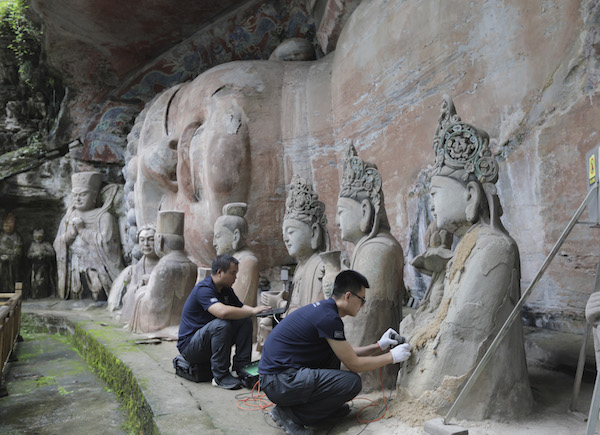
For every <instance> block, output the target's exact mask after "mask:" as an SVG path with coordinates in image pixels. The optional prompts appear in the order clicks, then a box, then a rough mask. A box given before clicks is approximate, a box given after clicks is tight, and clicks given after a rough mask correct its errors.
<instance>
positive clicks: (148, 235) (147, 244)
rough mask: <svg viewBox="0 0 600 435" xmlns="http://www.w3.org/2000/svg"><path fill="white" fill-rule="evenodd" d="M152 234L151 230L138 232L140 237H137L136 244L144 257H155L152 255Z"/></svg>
mask: <svg viewBox="0 0 600 435" xmlns="http://www.w3.org/2000/svg"><path fill="white" fill-rule="evenodd" d="M154 233H155V231H154V230H152V229H145V230H142V231H140V235H139V236H138V244H139V246H140V251H141V252H142V254H143V255H145V256H149V255H150V256H152V255H155V253H154Z"/></svg>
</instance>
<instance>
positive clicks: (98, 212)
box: [54, 172, 123, 300]
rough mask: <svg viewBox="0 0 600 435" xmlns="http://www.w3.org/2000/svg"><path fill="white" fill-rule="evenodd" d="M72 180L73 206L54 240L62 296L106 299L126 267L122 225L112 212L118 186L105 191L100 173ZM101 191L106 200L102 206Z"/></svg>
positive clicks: (108, 187) (59, 287) (74, 176)
mask: <svg viewBox="0 0 600 435" xmlns="http://www.w3.org/2000/svg"><path fill="white" fill-rule="evenodd" d="M71 183H72V192H71V194H72V197H71V205H70V206H69V208H68V209H67V212H66V213H65V215H64V216H63V218H62V220H61V222H60V225H59V228H58V233H57V235H56V238H55V239H54V250H55V251H56V263H57V272H58V285H57V287H58V295H59V296H60V297H61V298H63V299H69V298H71V299H81V298H82V297H88V295H89V297H91V298H92V299H94V300H98V299H101V300H106V298H107V297H108V294H109V293H110V288H111V286H112V282H113V280H114V279H115V278H116V277H117V276H118V275H119V273H120V272H121V269H122V268H123V262H122V256H121V243H120V237H119V227H118V224H117V220H116V218H115V217H114V216H113V215H112V214H111V212H110V210H111V208H112V205H113V200H114V198H115V196H116V194H117V189H118V187H117V186H116V185H114V184H110V185H108V186H106V187H105V188H104V189H102V191H101V186H102V175H101V174H100V173H98V172H77V173H74V174H73V175H71ZM101 193H102V194H104V195H103V196H104V197H105V199H104V203H103V204H102V205H101V206H99V207H98V206H97V201H98V199H99V196H101V195H100V194H101Z"/></svg>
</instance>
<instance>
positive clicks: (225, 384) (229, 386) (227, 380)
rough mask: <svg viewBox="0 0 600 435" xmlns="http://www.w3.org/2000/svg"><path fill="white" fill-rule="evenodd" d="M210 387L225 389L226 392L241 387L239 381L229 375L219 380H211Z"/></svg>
mask: <svg viewBox="0 0 600 435" xmlns="http://www.w3.org/2000/svg"><path fill="white" fill-rule="evenodd" d="M212 385H213V387H219V388H225V389H226V390H237V389H239V388H241V387H242V384H241V382H240V380H239V379H237V378H234V377H233V376H231V374H229V373H227V374H226V375H225V376H223V377H222V378H221V379H217V378H213V380H212Z"/></svg>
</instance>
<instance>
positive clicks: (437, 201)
mask: <svg viewBox="0 0 600 435" xmlns="http://www.w3.org/2000/svg"><path fill="white" fill-rule="evenodd" d="M468 194H469V193H468V190H467V188H466V187H465V186H463V185H462V184H461V183H460V182H459V181H457V180H455V179H454V178H451V177H443V176H437V175H436V176H434V177H433V178H432V179H431V190H430V195H431V212H432V213H433V216H434V218H435V219H436V223H437V227H438V228H439V229H441V230H446V231H449V232H450V233H456V232H457V231H458V230H459V228H461V227H462V226H464V225H465V224H467V223H468V221H467V215H466V209H467V199H468Z"/></svg>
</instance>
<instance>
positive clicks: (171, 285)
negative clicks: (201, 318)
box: [129, 211, 197, 332]
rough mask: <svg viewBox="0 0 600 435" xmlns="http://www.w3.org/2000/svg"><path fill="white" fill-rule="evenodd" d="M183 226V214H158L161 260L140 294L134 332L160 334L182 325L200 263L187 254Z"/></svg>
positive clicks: (157, 244) (157, 239) (157, 242)
mask: <svg viewBox="0 0 600 435" xmlns="http://www.w3.org/2000/svg"><path fill="white" fill-rule="evenodd" d="M183 223H184V214H183V213H181V212H177V211H161V212H159V213H158V222H157V224H156V234H155V240H154V242H155V250H156V253H157V254H158V256H159V257H160V260H159V261H158V263H157V264H156V266H155V267H154V269H153V270H152V273H151V274H150V278H149V280H148V284H147V285H145V286H143V287H140V288H139V289H138V291H137V292H136V296H135V306H134V308H133V314H132V316H131V322H129V330H130V331H134V332H156V331H159V330H161V329H163V328H166V327H168V326H176V325H179V322H180V320H181V310H182V309H183V304H185V301H186V299H187V297H188V296H189V294H190V292H191V291H192V289H193V288H194V284H195V283H196V274H197V266H196V264H194V263H193V262H191V261H190V260H189V258H187V257H186V255H185V253H184V251H183V249H184V240H183Z"/></svg>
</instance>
